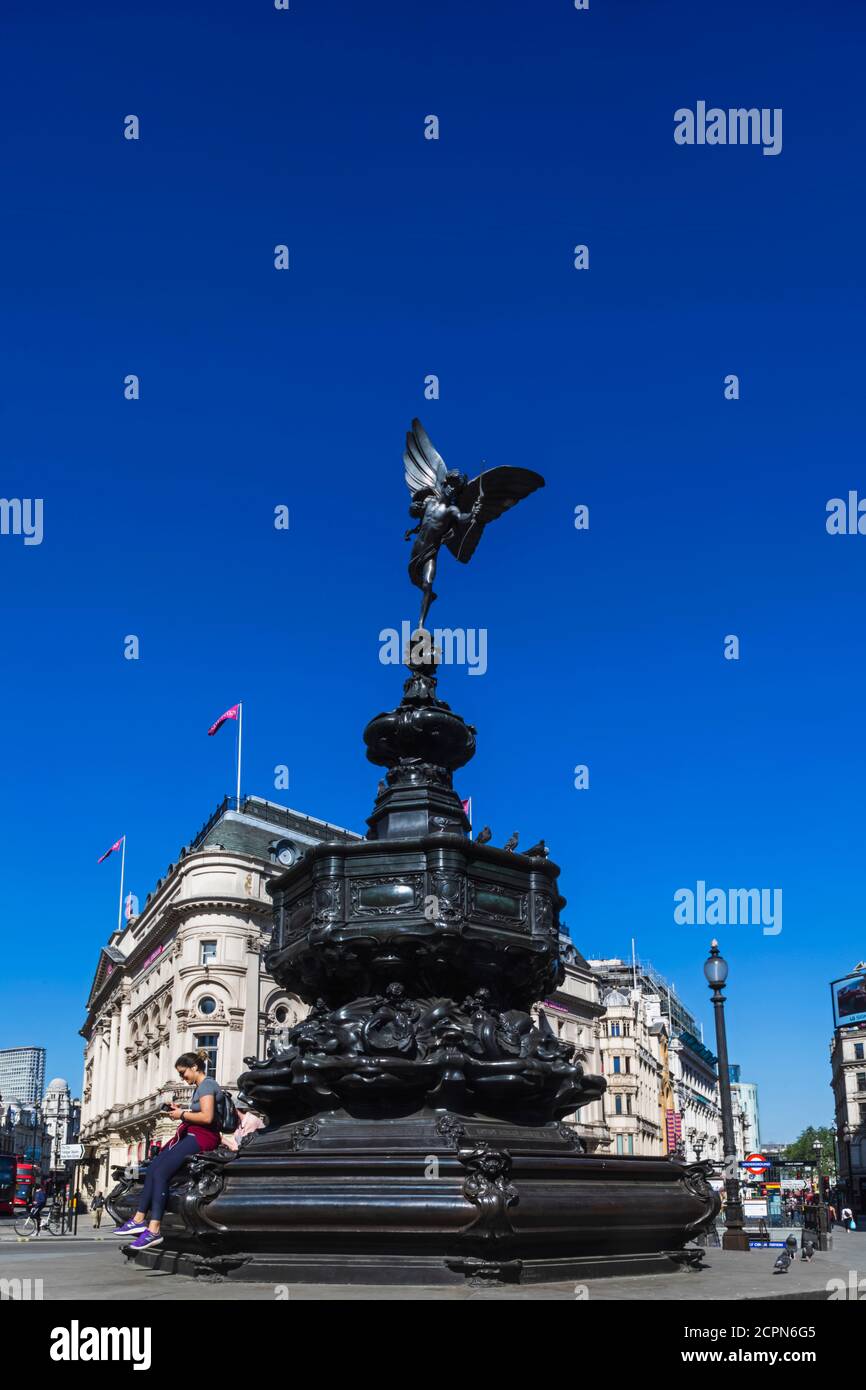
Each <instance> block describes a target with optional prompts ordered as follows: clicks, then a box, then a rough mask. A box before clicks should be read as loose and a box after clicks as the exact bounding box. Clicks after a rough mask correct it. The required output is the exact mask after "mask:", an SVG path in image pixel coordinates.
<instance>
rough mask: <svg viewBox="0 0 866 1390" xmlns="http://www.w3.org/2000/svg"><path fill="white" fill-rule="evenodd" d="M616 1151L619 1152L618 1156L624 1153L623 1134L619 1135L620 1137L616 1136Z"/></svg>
mask: <svg viewBox="0 0 866 1390" xmlns="http://www.w3.org/2000/svg"><path fill="white" fill-rule="evenodd" d="M616 1151H617V1153H618V1154H621V1153H622V1135H621V1134H618V1135H617V1136H616Z"/></svg>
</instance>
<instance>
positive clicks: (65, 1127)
mask: <svg viewBox="0 0 866 1390" xmlns="http://www.w3.org/2000/svg"><path fill="white" fill-rule="evenodd" d="M79 1105H80V1102H79V1101H77V1100H73V1099H72V1095H71V1092H70V1090H69V1083H68V1082H67V1081H64V1079H63V1077H62V1076H56V1077H55V1078H54V1080H53V1081H49V1083H48V1089H47V1090H46V1092H45V1097H44V1099H43V1101H42V1115H43V1118H44V1121H45V1130H46V1134H47V1136H48V1141H47V1144H46V1152H45V1153H44V1154H43V1159H42V1166H43V1168H46V1169H47V1170H48V1171H49V1172H51V1173H65V1172H66V1165H65V1164H64V1162H63V1159H62V1158H61V1157H60V1152H61V1149H62V1147H63V1145H64V1144H68V1143H70V1142H71V1141H72V1138H73V1134H74V1133H75V1131H76V1129H77V1120H78V1113H79V1110H78V1107H79Z"/></svg>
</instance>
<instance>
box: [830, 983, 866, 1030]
mask: <svg viewBox="0 0 866 1390" xmlns="http://www.w3.org/2000/svg"><path fill="white" fill-rule="evenodd" d="M830 993H831V994H832V996H833V1020H834V1023H835V1026H836V1027H837V1028H844V1027H845V1025H846V1024H849V1023H866V975H846V976H845V977H844V979H842V980H834V981H833V982H832V984H831V985H830Z"/></svg>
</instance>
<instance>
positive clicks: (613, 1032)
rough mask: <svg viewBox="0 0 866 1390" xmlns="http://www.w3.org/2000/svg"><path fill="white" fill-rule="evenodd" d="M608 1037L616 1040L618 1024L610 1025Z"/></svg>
mask: <svg viewBox="0 0 866 1390" xmlns="http://www.w3.org/2000/svg"><path fill="white" fill-rule="evenodd" d="M610 1036H611V1037H612V1038H618V1037H619V1024H618V1023H612V1024H611V1025H610Z"/></svg>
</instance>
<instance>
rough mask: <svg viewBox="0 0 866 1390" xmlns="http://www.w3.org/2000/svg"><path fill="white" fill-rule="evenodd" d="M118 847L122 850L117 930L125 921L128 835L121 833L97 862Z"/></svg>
mask: <svg viewBox="0 0 866 1390" xmlns="http://www.w3.org/2000/svg"><path fill="white" fill-rule="evenodd" d="M116 849H119V850H120V900H119V902H118V904H117V930H118V931H120V924H121V922H122V921H123V873H124V869H125V868H126V836H125V835H121V837H120V839H119V840H115V842H114V844H113V845H112V846H111V849H107V850H106V851H105V853H104V854H101V855H100V856H99V858H98V859H97V861H96V862H97V864H101V863H102V862H103V860H105V859H107V858H108V856H109V855H110V854H113V853H114V851H115V850H116Z"/></svg>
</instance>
